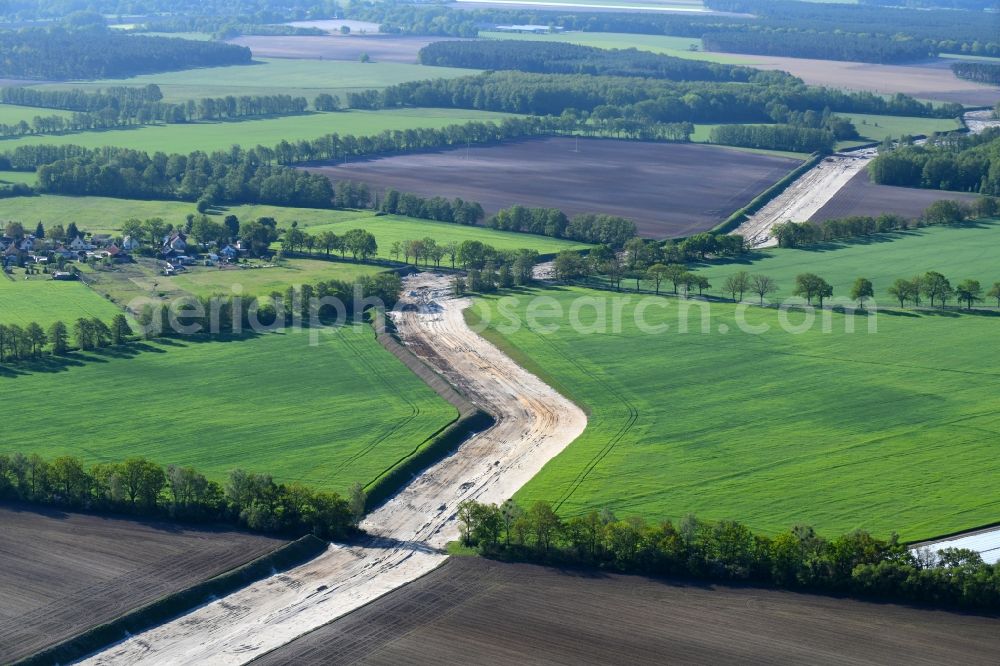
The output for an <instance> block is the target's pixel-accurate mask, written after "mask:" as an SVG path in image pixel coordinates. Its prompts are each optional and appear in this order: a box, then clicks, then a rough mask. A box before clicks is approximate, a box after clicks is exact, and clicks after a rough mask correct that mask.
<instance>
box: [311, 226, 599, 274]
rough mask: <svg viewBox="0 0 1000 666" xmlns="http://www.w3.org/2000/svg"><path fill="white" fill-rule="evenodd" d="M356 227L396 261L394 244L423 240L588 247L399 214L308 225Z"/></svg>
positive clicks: (545, 249) (549, 250)
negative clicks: (365, 231) (417, 218)
mask: <svg viewBox="0 0 1000 666" xmlns="http://www.w3.org/2000/svg"><path fill="white" fill-rule="evenodd" d="M354 227H364V228H365V229H367V230H368V231H370V232H371V233H372V234H374V235H375V240H377V241H378V254H379V256H380V257H383V258H386V259H391V258H392V257H391V255H390V254H389V248H390V247H391V246H392V243H393V242H394V241H400V242H402V241H406V240H418V239H421V238H433V239H434V240H435V241H437V242H438V243H439V244H441V243H447V242H450V241H455V242H457V243H461V242H462V241H466V240H477V241H481V242H483V243H486V244H488V245H492V246H493V247H495V248H496V249H498V250H517V249H521V248H527V249H532V250H537V251H538V252H539V254H555V253H557V252H561V251H562V250H567V249H570V250H575V249H583V248H586V247H587V245H585V244H583V243H576V242H573V241H567V240H561V239H558V238H548V237H547V236H537V235H534V234H518V233H512V232H509V231H496V230H494V229H486V228H483V227H467V226H463V225H460V224H449V223H446V222H432V221H429V220H416V219H413V218H407V217H400V216H398V215H383V216H379V217H374V216H370V217H368V218H366V219H355V220H350V221H344V222H338V223H335V224H327V225H323V224H316V225H313V226H308V231H309V232H310V233H319V232H322V231H327V230H329V231H333V232H334V233H338V234H339V233H343V232H345V231H347V230H348V229H352V228H354ZM400 259H402V257H400ZM449 261H450V260H449V259H448V258H447V257H446V258H445V262H444V264H442V265H446V264H447V263H448V262H449Z"/></svg>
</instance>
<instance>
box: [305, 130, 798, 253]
mask: <svg viewBox="0 0 1000 666" xmlns="http://www.w3.org/2000/svg"><path fill="white" fill-rule="evenodd" d="M798 164H799V162H798V161H797V160H794V159H790V158H786V157H775V156H770V155H758V154H753V153H747V152H743V151H738V150H732V149H728V148H722V147H719V146H707V145H695V144H677V143H674V144H669V143H646V142H638V141H616V140H605V139H587V140H584V139H581V140H580V141H579V143H577V142H576V141H575V140H574V139H569V138H546V139H536V140H529V141H517V142H511V143H505V144H503V145H500V146H480V147H473V148H471V149H466V148H460V149H453V150H444V151H438V152H432V153H419V154H413V155H398V156H390V157H382V158H374V159H370V160H363V161H358V162H353V163H349V164H338V165H329V164H326V165H323V164H315V165H312V166H310V167H307V168H309V170H311V171H315V172H318V173H323V174H325V175H327V176H329V177H330V178H331V179H333V180H340V179H349V180H355V181H363V182H366V183H369V184H370V185H372V186H374V187H376V188H395V189H397V190H399V191H401V192H414V193H417V194H421V195H424V196H444V197H449V198H451V197H461V198H463V199H466V200H472V201H478V202H479V203H481V204H482V205H483V208H484V209H485V210H486V213H487V215H489V214H491V213H494V212H496V211H497V210H499V209H501V208H506V207H508V206H512V205H514V204H520V205H523V206H532V207H536V206H537V207H552V208H560V209H561V210H563V211H564V212H565V213H566V214H567V215H574V214H577V213H607V214H613V215H621V216H623V217H627V218H629V219H632V220H635V222H636V224H637V225H638V227H639V233H640V234H642V235H643V236H647V237H650V238H669V237H674V236H684V235H688V234H691V233H697V232H699V231H705V230H707V229H710V228H712V227H713V226H715V225H716V224H718V223H719V222H721V221H722V220H724V219H725V218H726V217H728V216H729V215H730V214H731V213H732V212H733V211H735V210H736V209H738V208H739V207H740V206H743V205H745V204H746V203H747V202H748V201H750V200H751V199H753V198H754V197H755V196H757V195H758V194H760V193H761V192H762V191H764V190H765V189H767V188H768V187H769V186H770V185H771V184H772V183H774V182H775V181H777V180H780V179H781V178H782V177H783V176H784V175H785V174H787V173H788V172H789V171H791V170H792V169H793V168H795V167H796V166H797V165H798Z"/></svg>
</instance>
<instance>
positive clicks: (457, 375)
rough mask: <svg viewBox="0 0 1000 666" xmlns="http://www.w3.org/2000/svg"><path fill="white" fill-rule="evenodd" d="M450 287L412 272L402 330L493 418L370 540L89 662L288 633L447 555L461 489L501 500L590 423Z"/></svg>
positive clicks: (409, 491)
mask: <svg viewBox="0 0 1000 666" xmlns="http://www.w3.org/2000/svg"><path fill="white" fill-rule="evenodd" d="M449 291H450V290H449V283H448V281H447V279H446V278H436V277H434V276H431V275H428V274H422V275H416V276H413V277H411V278H408V279H407V282H406V283H405V284H404V293H410V292H412V293H414V294H416V297H415V298H413V299H411V300H412V301H414V302H415V304H416V305H417V309H415V310H414V311H411V312H407V313H402V314H399V315H398V316H397V317H396V320H397V327H398V330H399V333H400V336H401V338H402V339H403V340H404V342H406V343H407V344H408V345H410V346H411V347H412V348H413V350H414V352H415V353H417V354H418V355H421V356H424V357H425V358H426V360H427V361H428V363H430V364H431V366H432V367H434V368H435V369H436V370H438V371H439V372H442V373H443V374H445V375H446V376H447V377H448V378H449V379H450V380H452V381H453V382H454V383H455V384H456V385H458V386H459V387H460V388H461V389H462V390H463V392H464V393H465V394H466V396H467V397H469V398H470V399H471V400H472V401H473V402H476V403H477V404H479V405H480V406H482V407H483V408H485V409H487V410H488V411H490V412H491V413H492V414H493V415H494V416H495V418H496V420H497V423H496V425H495V426H494V427H492V428H490V429H489V430H487V431H485V432H483V433H480V434H478V435H476V436H474V437H473V438H471V439H470V440H468V441H467V442H466V443H464V444H463V445H462V446H461V447H460V448H459V449H458V450H457V451H456V452H455V453H454V454H452V455H451V456H450V457H448V458H446V459H445V460H443V461H441V462H440V463H438V464H436V465H434V466H433V467H431V468H429V469H427V470H426V471H424V472H423V473H421V474H420V475H419V476H417V477H416V478H414V480H413V481H412V482H411V484H410V485H409V486H407V487H406V488H405V489H404V490H403V491H401V492H400V493H399V494H398V495H396V496H395V497H393V498H392V499H390V500H389V501H387V502H386V503H385V504H384V505H383V506H381V507H380V508H378V509H376V510H375V511H374V512H372V513H371V514H370V515H369V516H368V518H367V519H366V520H365V522H364V523H363V527H364V528H365V529H366V530H367V531H368V533H369V534H370V535H371V537H370V538H369V539H367V540H365V541H364V542H362V543H359V544H353V545H350V546H340V545H332V546H331V547H330V548H329V550H328V551H327V552H326V553H325V554H323V555H321V556H320V557H318V558H316V559H314V560H312V561H311V562H308V563H307V564H305V565H302V566H300V567H298V568H295V569H291V570H289V571H287V572H284V573H282V574H279V575H276V576H273V577H271V578H269V579H267V580H265V581H261V582H260V583H257V584H254V585H251V586H249V587H247V588H245V589H243V590H241V591H239V592H236V593H234V594H232V595H229V596H227V597H225V598H222V599H219V600H217V601H213V602H211V603H209V604H206V605H205V606H202V607H201V608H199V609H197V610H195V611H193V612H191V613H189V614H187V615H184V616H182V617H180V618H177V619H176V620H174V621H172V622H169V623H167V624H164V625H162V626H160V627H157V628H155V629H152V630H150V631H147V632H144V633H142V634H139V635H137V636H135V637H132V638H130V639H129V640H127V641H124V642H122V643H119V644H118V645H115V646H112V647H111V648H109V649H108V650H106V651H104V652H102V653H100V654H97V655H94V656H92V657H91V658H90V659H88V660H86V661H85V662H84V663H90V664H110V663H114V664H134V663H150V664H154V663H155V664H190V663H211V664H239V663H244V662H247V661H249V660H251V659H253V658H255V657H257V656H259V655H261V654H263V653H265V652H268V651H270V650H272V649H274V648H277V647H279V646H281V645H284V644H286V643H288V642H290V641H292V640H293V639H295V638H296V637H298V636H300V635H302V634H305V633H307V632H309V631H311V630H313V629H315V628H317V627H320V626H322V625H324V624H326V623H328V622H330V621H332V620H334V619H336V618H337V617H340V616H342V615H344V614H345V613H347V612H349V611H351V610H354V609H356V608H358V607H360V606H363V605H364V604H366V603H368V602H370V601H372V600H374V599H376V598H378V597H380V596H382V595H383V594H385V593H387V592H389V591H391V590H393V589H395V588H397V587H399V586H401V585H403V584H404V583H407V582H409V581H412V580H414V579H416V578H418V577H419V576H421V575H423V574H425V573H427V572H429V571H431V570H433V569H434V568H436V567H437V566H439V565H440V564H441V563H442V562H443V561H444V560H445V559H446V556H445V555H444V554H443V552H442V551H441V549H442V548H443V547H444V545H445V544H446V543H447V542H448V541H451V540H453V539H455V538H456V537H457V535H458V526H457V523H456V522H455V519H454V516H455V512H456V507H457V505H458V503H459V502H460V501H462V500H464V499H477V500H480V501H488V502H499V501H503V500H504V499H506V498H507V497H509V496H510V495H511V494H513V492H514V491H515V490H517V489H518V488H520V487H521V486H522V485H523V484H524V483H526V482H527V481H528V480H529V479H530V478H531V477H532V476H534V475H535V474H536V473H537V472H538V471H539V470H540V469H541V468H542V466H543V465H544V464H545V463H546V462H548V461H549V460H550V459H551V458H552V457H554V456H555V455H556V454H557V453H559V452H560V451H562V449H563V448H565V447H566V446H567V445H569V443H570V442H572V441H573V440H574V439H576V438H577V436H579V435H580V433H582V432H583V429H584V428H585V427H586V424H587V419H586V416H585V415H584V414H583V412H582V411H581V410H580V409H579V408H578V407H576V406H575V405H573V404H572V403H571V402H569V401H568V400H566V399H565V398H563V397H562V396H561V395H559V394H558V393H556V392H555V390H553V389H552V388H550V387H549V386H547V385H546V384H544V383H543V382H542V381H541V380H540V379H538V378H537V377H535V376H534V375H531V374H530V373H528V372H527V371H525V370H523V369H522V368H520V367H519V366H518V365H517V364H516V363H514V362H513V361H512V360H510V359H509V358H508V357H507V356H505V355H504V354H503V353H502V352H500V351H499V350H498V349H497V348H496V347H494V346H493V345H491V344H489V343H488V342H486V341H485V340H484V339H483V338H481V337H479V336H478V335H476V334H475V333H473V332H472V331H471V330H470V329H469V327H468V326H467V325H466V323H465V320H464V318H463V316H462V310H463V309H464V308H465V307H467V306H468V305H469V303H468V301H467V300H464V299H463V300H458V299H454V298H452V297H450V295H449ZM432 350H433V351H432Z"/></svg>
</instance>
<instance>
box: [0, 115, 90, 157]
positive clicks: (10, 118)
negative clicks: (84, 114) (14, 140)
mask: <svg viewBox="0 0 1000 666" xmlns="http://www.w3.org/2000/svg"><path fill="white" fill-rule="evenodd" d="M71 115H73V112H72V111H62V110H60V109H45V108H42V107H40V106H17V105H14V104H0V123H2V124H4V125H15V124H17V123H19V122H21V121H22V120H23V121H25V122H27V123H28V124H29V125H30V124H31V119H32V118H34V117H35V116H62V117H63V118H69V117H70V116H71ZM3 145H5V144H3V143H0V147H2V146H3Z"/></svg>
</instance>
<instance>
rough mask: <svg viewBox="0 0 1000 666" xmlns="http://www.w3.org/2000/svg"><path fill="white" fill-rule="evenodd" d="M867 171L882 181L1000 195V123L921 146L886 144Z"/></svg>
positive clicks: (899, 184)
mask: <svg viewBox="0 0 1000 666" xmlns="http://www.w3.org/2000/svg"><path fill="white" fill-rule="evenodd" d="M868 173H869V175H870V176H871V179H872V182H875V183H879V184H881V185H898V186H901V187H923V188H927V189H934V190H955V191H960V192H979V193H980V194H985V195H990V196H1000V127H990V128H987V129H986V131H984V132H982V133H980V134H970V135H965V136H955V135H948V136H945V137H935V138H932V139H930V140H928V142H927V143H926V144H924V145H922V146H914V145H907V144H900V145H898V146H896V147H894V148H893V147H886V148H883V149H881V150H880V151H879V155H878V157H876V158H875V159H874V160H872V161H871V164H869V165H868Z"/></svg>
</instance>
